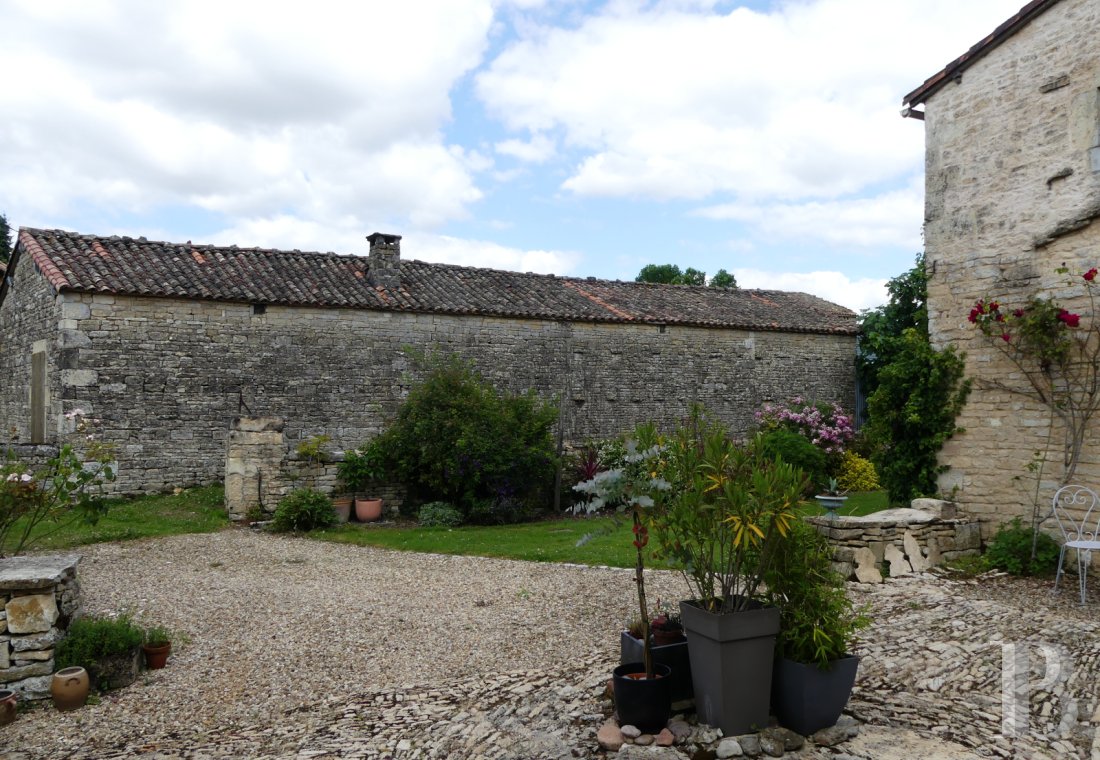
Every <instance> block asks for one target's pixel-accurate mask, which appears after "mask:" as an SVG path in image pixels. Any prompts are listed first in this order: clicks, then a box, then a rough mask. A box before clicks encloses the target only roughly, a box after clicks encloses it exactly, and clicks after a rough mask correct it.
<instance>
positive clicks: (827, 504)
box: [814, 478, 848, 520]
mask: <svg viewBox="0 0 1100 760" xmlns="http://www.w3.org/2000/svg"><path fill="white" fill-rule="evenodd" d="M846 493H848V491H847V489H845V490H841V489H840V486H839V485H838V484H837V481H836V478H829V485H828V487H827V488H826V489H825V493H819V494H817V495H816V496H814V498H815V499H817V503H818V504H820V505H821V506H822V507H823V508H824V509H825V512H826V514H827V515H828V517H829V519H830V520H835V519H836V511H837V510H838V509H840V508H841V507H843V506H844V502H846V501H847V500H848V497H847V496H845V495H844V494H846Z"/></svg>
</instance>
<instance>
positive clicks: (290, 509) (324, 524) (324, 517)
mask: <svg viewBox="0 0 1100 760" xmlns="http://www.w3.org/2000/svg"><path fill="white" fill-rule="evenodd" d="M336 521H337V517H336V510H335V509H333V508H332V500H331V499H329V497H328V496H326V495H325V494H323V493H321V492H320V491H314V490H313V489H312V488H299V489H297V490H294V491H291V492H290V493H289V494H287V495H286V497H285V498H284V499H283V500H282V501H280V502H279V506H278V507H276V509H275V519H274V520H273V521H272V523H271V529H272V530H274V531H277V532H279V533H285V532H287V531H292V530H293V531H307V530H313V529H314V528H328V527H330V526H332V525H335V524H336Z"/></svg>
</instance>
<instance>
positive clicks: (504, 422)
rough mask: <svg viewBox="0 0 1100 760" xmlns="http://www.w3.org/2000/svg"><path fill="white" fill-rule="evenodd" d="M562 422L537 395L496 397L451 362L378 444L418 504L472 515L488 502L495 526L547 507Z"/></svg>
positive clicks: (441, 364) (412, 397) (416, 393)
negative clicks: (555, 432)
mask: <svg viewBox="0 0 1100 760" xmlns="http://www.w3.org/2000/svg"><path fill="white" fill-rule="evenodd" d="M557 417H558V412H557V407H556V406H555V405H553V404H548V403H546V402H544V401H542V400H541V399H539V397H538V396H537V395H535V393H534V392H533V391H531V392H528V393H525V394H520V395H511V394H507V393H503V392H501V391H498V390H497V389H496V388H494V387H493V385H492V384H491V383H489V382H488V381H487V380H485V379H484V378H483V377H481V375H479V374H477V373H476V372H475V371H474V370H473V369H472V368H471V367H470V365H468V364H466V363H465V362H463V361H461V360H460V359H457V358H454V357H452V358H451V359H449V360H445V361H437V362H436V363H435V365H434V367H433V368H432V369H431V371H430V372H429V374H428V376H427V377H426V378H425V379H424V381H423V382H422V383H420V384H419V385H417V386H415V387H414V388H413V389H412V390H411V391H410V392H409V396H408V398H407V399H406V401H405V403H404V404H403V405H402V406H401V408H400V409H399V410H398V412H397V418H396V420H395V421H394V422H393V424H392V425H391V426H390V427H389V428H388V429H387V430H386V431H385V432H384V433H382V435H381V436H379V437H378V438H376V439H375V442H377V445H378V447H379V450H380V451H384V452H386V459H387V462H386V464H387V465H388V467H389V470H390V471H391V472H392V473H393V474H394V475H396V476H397V477H398V479H399V480H401V481H402V482H403V483H404V484H405V485H406V486H408V487H409V489H410V491H411V494H412V496H413V497H414V498H419V499H423V500H425V501H433V500H440V501H446V502H449V503H451V504H453V505H455V506H456V507H458V509H459V510H460V511H462V513H463V514H464V515H467V516H469V515H470V514H471V512H473V511H474V510H475V505H478V504H479V503H480V504H482V505H484V502H485V501H488V502H489V505H490V506H489V509H488V512H489V513H490V514H491V515H492V516H493V518H494V519H497V518H499V517H500V516H501V515H507V516H509V517H514V516H517V515H525V514H527V513H528V512H529V511H531V509H532V508H533V507H535V506H537V507H538V508H544V507H545V506H546V505H547V504H548V503H549V501H550V496H551V494H552V491H553V486H554V472H555V469H556V466H557V457H556V454H555V450H556V449H555V445H554V437H553V435H552V434H551V431H552V428H553V426H554V423H555V422H556V421H557ZM479 511H485V510H484V509H483V508H482V507H479Z"/></svg>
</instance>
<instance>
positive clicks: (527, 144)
mask: <svg viewBox="0 0 1100 760" xmlns="http://www.w3.org/2000/svg"><path fill="white" fill-rule="evenodd" d="M494 147H495V148H496V151H497V153H500V154H503V155H505V156H512V157H513V158H517V159H519V160H520V161H526V162H528V163H534V164H541V163H544V162H545V161H547V160H549V159H550V158H551V157H552V156H553V155H554V150H555V145H554V141H553V140H551V139H550V138H549V137H547V136H545V135H535V136H533V137H532V138H531V139H530V140H526V141H525V140H504V141H502V142H498V143H497V144H496V145H495V146H494Z"/></svg>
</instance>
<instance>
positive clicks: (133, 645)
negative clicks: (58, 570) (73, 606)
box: [54, 614, 145, 690]
mask: <svg viewBox="0 0 1100 760" xmlns="http://www.w3.org/2000/svg"><path fill="white" fill-rule="evenodd" d="M144 640H145V631H144V630H142V628H141V627H140V626H138V625H137V624H136V623H134V621H133V620H132V618H131V617H130V616H129V615H128V614H122V615H119V616H118V617H113V618H111V617H97V616H93V615H89V616H87V617H82V618H77V619H76V620H73V622H72V624H71V625H70V626H69V630H68V631H67V632H66V634H65V638H63V639H62V640H61V641H60V642H58V644H57V647H56V649H55V650H54V651H55V654H54V663H55V665H56V666H57V667H58V669H60V670H64V669H67V668H69V667H74V666H79V667H83V668H85V669H86V670H87V671H88V674H89V675H90V676H91V680H92V685H93V686H95V687H96V688H98V689H100V690H104V689H118V688H121V687H123V686H129V685H130V684H131V683H133V682H134V681H135V680H136V679H137V677H138V673H139V672H140V669H141V644H142V642H143V641H144Z"/></svg>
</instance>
